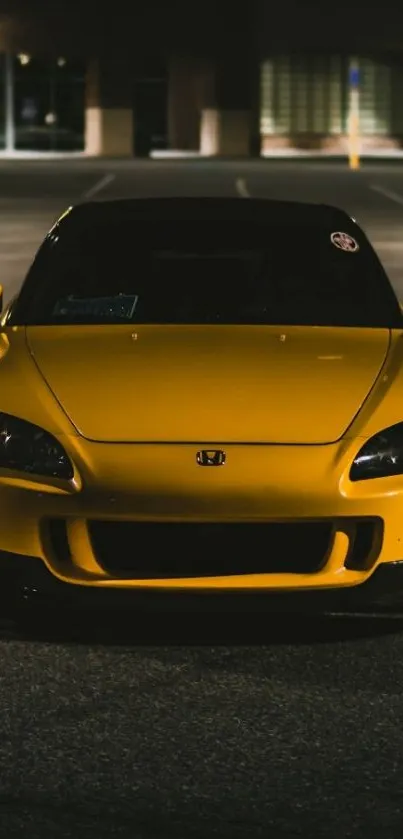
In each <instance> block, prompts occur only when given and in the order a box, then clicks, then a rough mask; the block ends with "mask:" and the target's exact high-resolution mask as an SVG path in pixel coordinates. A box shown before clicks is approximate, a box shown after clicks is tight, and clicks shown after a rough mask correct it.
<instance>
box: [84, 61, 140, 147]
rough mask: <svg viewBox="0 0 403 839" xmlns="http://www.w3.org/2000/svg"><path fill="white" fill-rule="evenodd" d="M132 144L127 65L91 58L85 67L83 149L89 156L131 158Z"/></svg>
mask: <svg viewBox="0 0 403 839" xmlns="http://www.w3.org/2000/svg"><path fill="white" fill-rule="evenodd" d="M133 146H134V132H133V94H132V74H131V67H130V65H128V64H126V63H120V62H116V61H113V60H108V59H102V60H101V59H93V60H91V61H90V62H89V65H88V69H87V88H86V108H85V151H86V153H87V154H88V155H91V156H101V157H132V156H133Z"/></svg>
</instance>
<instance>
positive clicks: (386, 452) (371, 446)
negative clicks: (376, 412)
mask: <svg viewBox="0 0 403 839" xmlns="http://www.w3.org/2000/svg"><path fill="white" fill-rule="evenodd" d="M391 475H403V422H399V423H397V425H392V426H390V428H385V429H384V430H383V431H380V432H379V434H376V435H375V437H371V439H370V440H367V442H366V443H364V445H363V447H362V449H360V451H359V452H358V454H357V456H356V457H355V458H354V462H353V465H352V467H351V470H350V480H351V481H366V480H368V479H369V478H387V477H389V476H391Z"/></svg>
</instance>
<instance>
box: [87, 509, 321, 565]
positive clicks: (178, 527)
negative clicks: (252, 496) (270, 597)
mask: <svg viewBox="0 0 403 839" xmlns="http://www.w3.org/2000/svg"><path fill="white" fill-rule="evenodd" d="M88 530H89V535H90V539H91V542H92V547H93V551H94V554H95V556H96V559H97V562H98V563H99V564H100V565H101V567H102V568H103V569H104V570H105V571H107V572H108V573H110V574H113V575H114V576H118V577H132V578H136V579H158V578H159V579H172V578H176V577H177V578H180V577H219V576H227V575H242V574H270V573H271V574H275V573H283V574H284V573H295V574H312V573H315V572H316V571H318V570H320V568H321V567H322V566H323V564H324V563H325V561H326V558H327V554H328V551H329V547H330V545H331V540H332V532H333V527H332V523H331V522H307V523H298V524H283V523H263V524H260V523H257V524H249V523H247V524H244V523H236V524H217V523H214V524H210V523H209V524H204V523H203V524H195V523H187V522H186V523H185V522H180V523H176V522H175V523H171V522H169V523H165V522H164V523H160V522H158V523H157V522H151V523H150V522H122V521H95V520H92V521H89V522H88Z"/></svg>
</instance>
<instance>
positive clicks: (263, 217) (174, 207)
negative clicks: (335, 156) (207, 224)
mask: <svg viewBox="0 0 403 839" xmlns="http://www.w3.org/2000/svg"><path fill="white" fill-rule="evenodd" d="M150 218H151V219H152V220H162V219H169V220H173V219H178V220H180V219H184V220H199V221H204V220H206V221H207V220H211V219H214V218H217V219H220V220H221V221H224V220H228V221H231V220H234V221H245V222H253V221H256V222H260V223H262V222H265V221H267V222H268V223H269V224H270V222H272V223H273V222H275V223H276V224H304V225H307V224H308V225H313V226H315V225H319V226H322V225H325V226H329V225H330V226H333V227H335V228H336V229H337V228H338V227H339V226H340V225H343V224H344V226H345V227H348V228H349V229H351V227H352V225H354V226H355V225H356V223H355V220H354V219H353V218H351V216H349V214H348V213H346V212H345V211H344V210H341V209H339V208H338V207H333V206H331V205H327V204H315V203H310V202H299V201H276V200H273V199H269V198H248V199H241V198H235V197H234V198H224V197H217V198H215V197H208V198H204V197H200V198H199V197H196V198H195V197H185V196H183V197H166V198H163V197H158V198H124V199H117V200H116V199H115V200H112V201H90V202H85V203H82V204H77V205H76V206H74V207H72V208H71V212H70V213H69V214H68V215H67V216H65V219H63V222H65V221H66V222H67V221H69V222H73V221H74V222H75V223H79V222H81V223H85V224H89V223H91V222H94V223H96V222H107V221H108V220H109V219H111V220H112V219H113V220H114V221H117V220H121V221H123V220H125V221H129V220H133V221H134V220H139V221H140V220H144V221H146V220H147V219H150Z"/></svg>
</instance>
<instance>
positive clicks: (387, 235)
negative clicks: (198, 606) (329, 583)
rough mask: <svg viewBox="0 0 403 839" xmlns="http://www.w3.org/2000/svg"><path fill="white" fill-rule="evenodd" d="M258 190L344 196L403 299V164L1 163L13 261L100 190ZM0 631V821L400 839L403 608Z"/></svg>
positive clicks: (49, 832) (65, 829) (174, 837)
mask: <svg viewBox="0 0 403 839" xmlns="http://www.w3.org/2000/svg"><path fill="white" fill-rule="evenodd" d="M167 194H175V195H178V194H185V195H186V194H187V195H197V194H198V195H234V196H238V197H239V200H247V199H248V196H249V195H252V196H261V197H263V196H266V197H276V198H296V199H298V200H313V201H319V202H326V203H333V204H336V205H339V206H341V207H345V208H346V209H347V210H348V211H349V212H351V213H352V214H353V215H354V216H355V217H356V218H357V220H358V221H360V222H361V224H362V225H363V226H364V228H365V230H366V231H367V233H368V234H369V235H370V237H371V239H372V241H373V242H374V243H375V246H376V247H377V249H378V251H379V254H380V256H381V258H382V259H383V262H384V264H385V266H386V269H387V271H388V273H389V275H390V277H391V279H392V281H393V283H394V285H395V288H396V289H397V291H398V293H399V295H401V296H402V297H403V240H402V236H401V232H402V229H403V166H402V165H400V164H396V163H394V164H388V165H381V164H371V165H369V164H368V165H367V166H366V167H365V168H363V169H362V170H360V171H359V172H349V171H348V170H347V169H346V168H345V166H344V165H341V164H340V165H336V164H329V163H328V164H319V163H318V164H310V163H306V162H303V163H302V162H298V163H291V162H284V161H279V162H276V163H274V162H269V161H262V162H257V161H250V162H244V161H239V162H237V161H235V162H218V161H217V162H216V161H214V162H211V163H209V162H206V161H191V162H190V161H189V162H179V161H169V162H165V161H164V162H160V161H150V162H136V161H133V162H131V163H119V162H116V163H110V162H105V161H104V162H101V161H97V162H90V161H88V162H85V161H75V162H73V161H72V162H70V161H69V162H67V161H65V162H63V164H60V163H54V162H49V161H47V162H35V163H33V162H29V161H18V162H17V161H16V162H13V163H11V162H6V161H3V162H1V163H0V275H1V282H2V283H3V285H4V287H5V290H6V298H8V297H9V296H10V295H12V294H13V293H15V291H16V290H17V289H18V287H19V285H20V283H21V282H22V280H23V277H24V275H25V272H26V269H27V266H28V265H29V262H30V260H31V259H32V256H33V254H34V252H35V250H36V247H37V246H38V244H39V242H40V240H41V238H42V236H43V235H44V233H45V232H46V230H47V229H48V228H49V226H50V225H51V224H52V222H53V221H54V219H55V218H56V217H57V216H58V215H59V213H60V212H61V211H62V210H63V209H64V208H65V207H66V206H67V205H69V204H71V203H76V202H78V201H82V200H86V199H87V198H88V197H93V198H94V199H97V200H102V199H106V198H111V197H129V196H131V195H132V196H136V195H167ZM46 618H47V616H46V615H44V619H45V628H44V629H43V630H42V633H41V634H38V633H34V632H33V631H31V632H30V633H28V634H27V633H25V634H21V633H18V632H17V630H16V629H15V627H14V626H13V625H12V624H9V625H6V624H4V627H3V630H2V633H1V635H0V662H1V665H0V708H1V714H0V836H1V837H3V836H4V838H5V839H9V837H10V839H11V838H12V837H17V836H18V837H26V836H29V837H30V839H36V837H38V839H39V837H44V839H45V837H46V839H47V837H52V839H55V837H73V836H74V837H76V838H77V839H87V837H91V839H92V837H97V839H103V837H112V836H113V837H115V836H116V837H124V839H129V837H130V839H165V837H166V839H168V837H170V839H188V838H189V839H192V837H194V838H195V839H206V837H210V836H212V837H220V839H238V837H239V839H241V837H242V839H254V837H265V838H266V837H267V839H269V837H270V839H271V837H273V839H291V837H302V836H304V837H305V836H306V837H309V839H325V837H326V839H344V837H352V839H368V837H378V836H381V835H382V837H383V839H395V837H396V839H397V837H400V836H401V834H402V832H403V793H402V781H403V619H399V618H396V619H386V618H384V619H380V620H375V619H365V620H364V619H362V618H357V619H356V620H348V621H347V620H345V619H337V620H335V619H333V620H329V619H327V620H325V619H322V620H319V619H317V620H308V619H306V618H299V619H297V618H287V617H284V618H281V619H279V618H278V619H274V620H269V618H267V619H265V618H258V617H257V616H256V615H253V614H251V615H249V616H248V615H247V616H246V617H244V618H243V619H242V620H240V619H237V618H235V619H234V618H221V620H220V619H214V620H213V619H212V618H211V617H210V616H208V615H206V616H204V617H203V616H201V617H197V618H195V617H193V618H191V617H189V618H180V619H179V617H175V616H172V615H171V616H164V615H161V616H157V617H152V618H151V617H150V619H149V620H148V621H147V622H144V621H141V622H140V623H137V624H136V622H135V620H134V618H133V620H130V621H129V623H127V621H126V623H124V624H123V625H121V624H120V622H119V621H118V617H117V616H116V615H113V614H112V615H105V616H104V617H102V618H97V619H96V620H94V621H93V624H92V625H91V624H89V625H87V626H86V627H83V626H80V625H79V621H78V618H77V616H76V615H74V614H71V615H68V616H63V617H62V618H61V620H62V624H63V622H64V626H63V628H62V630H60V626H59V632H58V634H56V630H55V624H53V622H52V621H51V620H50V619H49V622H48V625H46Z"/></svg>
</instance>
